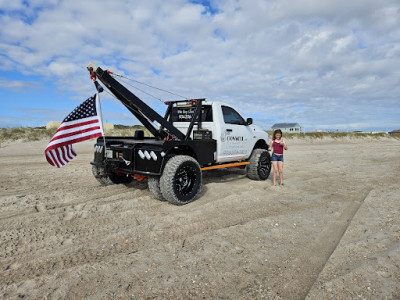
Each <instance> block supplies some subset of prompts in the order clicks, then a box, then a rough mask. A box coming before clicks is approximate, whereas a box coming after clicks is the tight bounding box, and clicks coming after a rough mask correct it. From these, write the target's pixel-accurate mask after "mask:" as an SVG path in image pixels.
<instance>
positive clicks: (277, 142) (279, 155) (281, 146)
mask: <svg viewBox="0 0 400 300" xmlns="http://www.w3.org/2000/svg"><path fill="white" fill-rule="evenodd" d="M287 149H288V147H287V145H286V141H285V140H284V139H282V131H281V130H280V129H277V130H275V131H274V134H273V136H272V142H271V143H270V146H269V148H268V151H271V150H273V151H272V156H271V162H272V167H273V169H274V171H273V174H272V183H273V185H274V186H276V174H277V173H278V172H279V181H280V185H282V186H283V185H284V184H283V150H287Z"/></svg>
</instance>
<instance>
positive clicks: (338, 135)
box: [267, 131, 400, 140]
mask: <svg viewBox="0 0 400 300" xmlns="http://www.w3.org/2000/svg"><path fill="white" fill-rule="evenodd" d="M267 132H268V134H269V136H270V137H271V138H272V135H273V131H267ZM283 136H284V138H286V139H294V138H296V139H313V140H314V139H321V140H322V139H324V138H330V139H343V138H348V139H363V138H370V139H371V138H372V139H380V138H394V139H400V134H395V135H390V134H387V133H384V132H379V133H369V132H307V133H305V134H304V133H283Z"/></svg>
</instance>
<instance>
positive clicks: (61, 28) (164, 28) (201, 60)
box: [0, 0, 400, 131]
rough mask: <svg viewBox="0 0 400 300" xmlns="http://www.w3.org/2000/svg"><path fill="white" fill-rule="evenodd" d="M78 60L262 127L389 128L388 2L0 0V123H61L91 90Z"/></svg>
mask: <svg viewBox="0 0 400 300" xmlns="http://www.w3.org/2000/svg"><path fill="white" fill-rule="evenodd" d="M89 61H94V62H95V63H96V64H97V65H99V66H101V67H102V68H103V69H110V70H112V71H114V72H115V73H119V74H124V75H126V76H128V77H130V78H133V79H136V80H139V81H142V82H145V83H147V84H150V85H154V86H157V87H160V88H162V89H166V90H170V91H173V92H175V93H177V94H180V95H184V96H185V97H189V98H200V97H205V98H207V99H209V100H214V101H222V102H225V103H228V104H231V105H233V106H235V107H236V108H237V109H238V110H239V111H240V112H241V113H242V114H243V115H244V117H253V118H254V119H255V120H256V123H258V124H260V125H262V126H263V127H264V128H266V129H267V128H270V127H271V125H273V124H274V123H277V122H299V123H300V124H302V125H304V126H305V128H306V130H317V129H323V130H324V129H325V130H337V129H338V130H365V131H370V130H393V129H398V128H400V1H398V0H384V1H382V0H350V1H349V0H296V1H293V0H271V1H270V0H216V1H212V0H211V1H201V0H194V1H189V0H186V1H185V0H169V1H163V0H154V1H129V0H123V1H122V0H121V1H118V0H114V1H106V0H96V1H94V0H93V1H91V0H86V1H81V0H79V1H77V0H68V1H67V0H32V1H27V0H24V1H20V0H13V1H10V0H0V127H13V126H40V125H44V124H46V123H47V122H48V121H55V120H59V121H61V120H62V119H63V118H64V117H65V116H66V115H67V114H68V113H69V112H70V111H71V110H73V109H74V108H75V107H76V106H77V105H78V104H80V102H82V101H83V100H85V99H86V98H88V97H89V96H91V95H92V94H93V93H94V91H95V90H94V87H93V84H92V83H91V81H90V79H89V75H88V72H87V71H86V69H85V67H86V65H87V64H88V63H89ZM137 87H139V88H143V87H142V86H140V85H137ZM129 88H131V87H129ZM132 91H134V90H133V89H132ZM146 91H148V92H150V93H151V94H154V95H155V96H157V97H159V98H162V99H165V100H171V96H170V95H168V94H161V93H160V92H159V91H152V90H146ZM138 95H139V96H140V97H142V98H143V99H144V100H146V102H147V103H149V104H150V105H152V106H153V107H155V108H156V110H157V111H159V112H162V111H164V109H165V106H163V105H162V104H161V103H160V102H159V101H158V100H156V99H154V98H151V97H149V96H147V95H146V94H141V92H139V91H138ZM173 98H174V97H173ZM175 98H176V97H175ZM102 100H103V101H102V103H103V111H104V112H103V113H104V119H105V121H108V122H113V123H117V124H118V123H119V124H136V123H137V121H136V120H135V119H134V118H132V117H131V116H130V114H129V112H128V111H127V110H126V109H125V108H124V107H122V105H121V104H120V103H119V102H117V101H116V100H114V99H112V97H110V96H109V95H108V94H106V93H103V94H102Z"/></svg>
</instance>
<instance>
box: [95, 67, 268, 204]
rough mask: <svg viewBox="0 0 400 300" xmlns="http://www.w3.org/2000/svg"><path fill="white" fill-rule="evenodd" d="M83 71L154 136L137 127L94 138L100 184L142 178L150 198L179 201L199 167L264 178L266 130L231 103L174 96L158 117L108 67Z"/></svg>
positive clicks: (194, 192)
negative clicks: (128, 134) (126, 132)
mask: <svg viewBox="0 0 400 300" xmlns="http://www.w3.org/2000/svg"><path fill="white" fill-rule="evenodd" d="M88 70H89V71H90V72H91V75H92V76H96V77H97V78H98V79H99V80H100V81H101V82H102V83H103V84H104V85H105V86H106V87H107V88H108V89H109V90H110V91H111V92H112V93H113V94H114V95H115V97H116V98H117V99H119V100H120V101H121V102H122V103H123V104H124V105H125V106H126V107H127V109H128V110H129V111H130V112H131V113H132V114H133V115H134V116H135V117H136V118H137V119H138V120H139V121H140V122H142V124H143V125H144V126H145V127H146V128H147V129H148V130H149V131H150V132H151V133H152V135H153V136H154V137H145V136H144V132H143V131H142V130H136V132H135V135H134V136H132V137H111V136H109V137H105V138H103V137H101V138H98V139H97V142H96V144H95V146H94V160H93V162H91V164H92V165H93V174H94V176H95V177H96V179H97V180H98V181H99V182H100V183H101V184H103V185H110V184H118V183H129V182H131V181H132V180H133V178H135V179H136V180H139V181H142V180H146V179H147V181H148V186H149V189H150V191H151V192H152V193H153V195H154V197H155V198H157V199H159V200H162V201H165V200H166V201H168V202H170V203H172V204H176V205H182V204H187V203H189V202H191V201H193V200H195V199H196V197H197V196H198V194H199V191H200V189H201V184H202V172H203V171H207V170H211V169H218V168H246V171H247V176H248V177H249V178H250V179H253V180H266V179H267V178H268V176H269V174H270V171H271V159H270V155H269V152H268V151H267V149H268V134H267V133H266V132H265V131H263V130H262V129H261V128H259V127H258V126H255V125H253V124H252V123H253V120H252V119H251V118H248V119H246V120H245V119H244V118H243V117H242V116H241V115H240V114H239V113H238V112H237V111H236V110H235V109H234V108H233V107H231V106H229V105H227V104H223V103H219V102H208V101H206V100H205V99H193V100H187V99H185V100H176V101H170V102H167V103H166V104H167V105H168V107H167V110H166V112H165V116H164V117H162V116H161V115H159V114H158V113H157V112H156V111H154V110H153V109H152V108H151V107H149V106H148V105H147V104H146V103H144V102H143V101H142V100H141V99H139V98H138V97H137V96H136V95H134V94H133V93H131V92H130V91H129V90H128V89H126V88H125V87H124V86H123V85H121V84H120V83H119V82H118V81H117V80H116V79H114V78H113V77H112V76H111V75H110V74H109V72H108V71H104V70H102V69H101V68H100V67H97V66H96V65H95V64H94V63H90V64H89V65H88ZM154 121H156V122H157V123H159V124H160V127H159V128H156V127H155V126H154V125H153V123H152V122H154Z"/></svg>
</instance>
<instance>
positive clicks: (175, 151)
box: [160, 145, 197, 174]
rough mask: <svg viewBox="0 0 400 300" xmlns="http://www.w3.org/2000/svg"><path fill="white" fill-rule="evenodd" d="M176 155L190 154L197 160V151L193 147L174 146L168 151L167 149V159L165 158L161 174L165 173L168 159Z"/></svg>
mask: <svg viewBox="0 0 400 300" xmlns="http://www.w3.org/2000/svg"><path fill="white" fill-rule="evenodd" d="M175 155H188V156H191V157H193V158H194V159H195V160H197V156H196V152H195V151H194V150H193V149H192V147H190V146H187V145H180V146H177V147H174V148H170V149H168V150H167V151H165V159H164V160H163V163H162V166H161V170H160V174H162V173H163V171H164V167H165V165H166V164H167V162H168V160H169V159H170V158H171V157H172V156H175Z"/></svg>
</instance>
